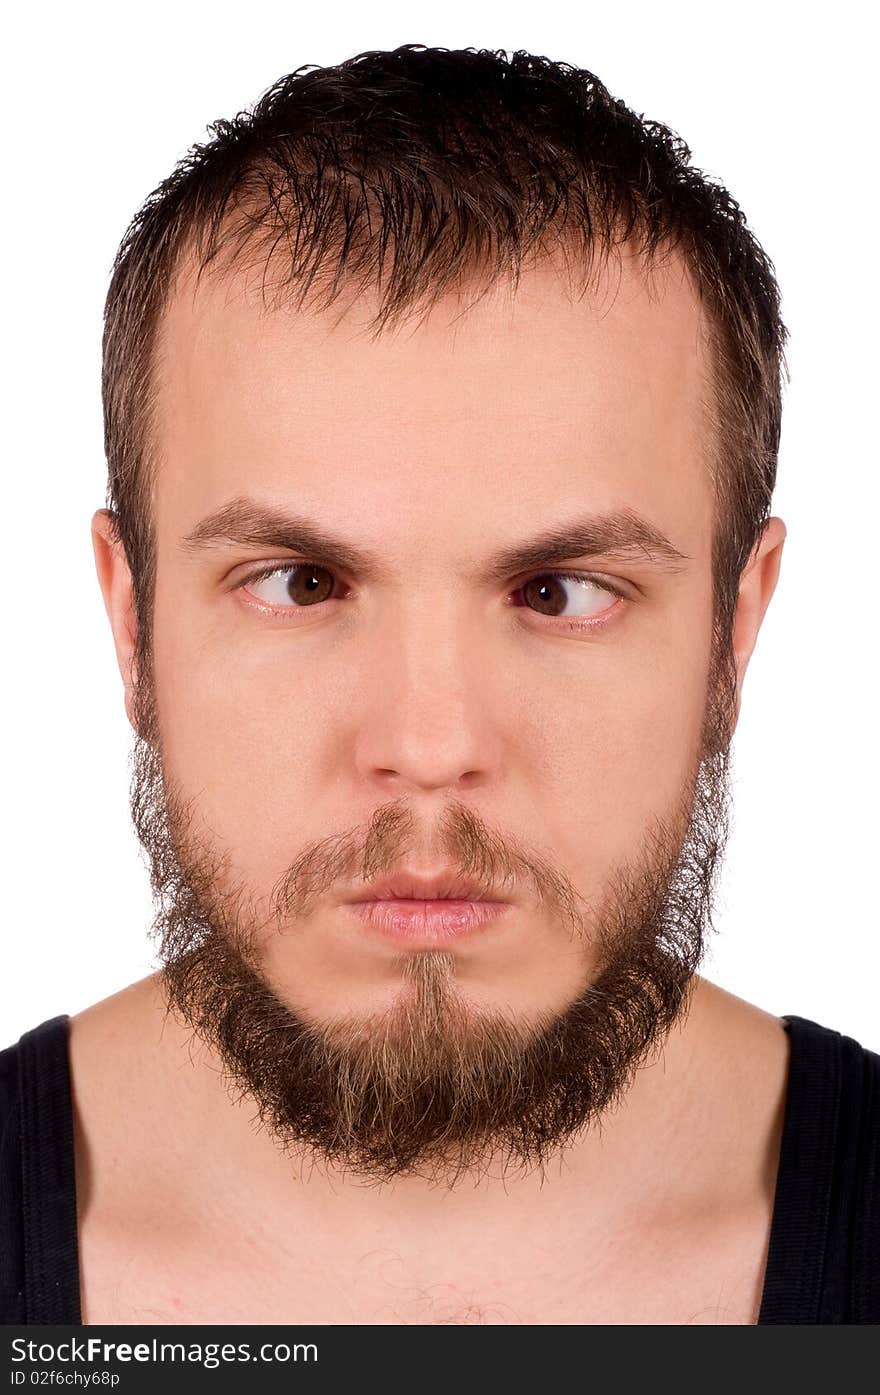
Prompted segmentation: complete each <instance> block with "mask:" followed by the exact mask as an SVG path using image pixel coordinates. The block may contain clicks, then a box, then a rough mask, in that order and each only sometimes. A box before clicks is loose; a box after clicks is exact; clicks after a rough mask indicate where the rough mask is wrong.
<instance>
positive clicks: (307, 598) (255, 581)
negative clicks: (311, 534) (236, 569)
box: [241, 562, 336, 610]
mask: <svg viewBox="0 0 880 1395" xmlns="http://www.w3.org/2000/svg"><path fill="white" fill-rule="evenodd" d="M241 584H242V586H243V587H245V588H246V589H247V590H248V592H249V593H250V594H251V595H252V596H255V597H256V599H257V600H259V601H262V602H263V603H264V605H270V606H274V607H275V608H276V609H285V610H301V609H304V608H308V607H309V606H314V605H318V604H319V603H320V602H321V601H326V600H329V599H330V597H331V596H332V594H333V591H334V588H335V585H336V579H335V577H334V575H333V573H332V572H331V571H328V569H327V568H326V567H321V566H318V564H317V563H315V562H292V563H289V564H288V565H286V566H283V565H275V566H272V567H266V568H264V570H263V571H260V572H253V573H252V574H251V575H250V576H248V577H245V579H244V581H243V582H242V583H241Z"/></svg>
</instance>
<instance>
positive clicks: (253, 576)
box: [235, 557, 628, 631]
mask: <svg viewBox="0 0 880 1395" xmlns="http://www.w3.org/2000/svg"><path fill="white" fill-rule="evenodd" d="M297 567H317V568H319V569H320V570H321V571H323V572H327V573H328V575H330V576H333V577H335V576H336V573H335V572H334V571H332V570H331V568H330V567H325V566H324V564H323V562H310V561H309V560H308V558H299V557H298V558H296V559H295V561H292V562H285V563H277V562H275V563H273V564H272V565H270V566H266V567H262V568H260V570H259V571H256V572H250V573H249V575H248V576H246V577H244V578H243V579H242V580H241V581H239V582H238V583H237V584H236V588H235V589H236V590H243V589H244V588H245V587H247V586H250V585H253V584H254V582H258V581H265V580H266V579H267V578H268V577H270V576H277V575H279V574H280V573H283V572H291V571H294V570H295V568H297ZM544 577H553V578H554V579H555V580H557V581H592V583H593V584H594V586H598V588H599V589H600V590H601V591H607V592H608V593H609V595H612V596H616V597H617V598H618V600H622V601H625V600H628V596H627V593H626V592H625V591H624V590H623V589H622V587H619V586H615V585H614V583H613V582H611V581H608V580H606V578H605V577H601V576H596V575H594V574H593V573H592V572H562V571H554V570H553V569H552V568H551V569H550V570H548V571H541V572H533V573H532V574H531V576H527V577H526V579H525V580H524V581H523V582H522V583H521V584H520V585H519V586H517V587H516V589H515V591H514V592H513V594H514V595H516V594H518V593H519V592H520V591H522V590H523V589H524V587H526V586H527V585H528V583H529V582H530V581H539V580H542V579H543V578H544ZM247 604H249V605H255V606H256V607H257V608H259V609H260V610H268V611H269V612H270V613H271V614H273V615H287V614H289V613H290V611H299V610H309V609H311V608H312V607H310V606H273V605H269V604H268V602H266V601H260V600H254V601H249V602H247ZM320 604H325V602H321V603H320ZM616 609H617V607H614V608H613V609H612V610H611V611H608V612H604V611H603V612H600V614H599V615H597V616H595V617H592V618H591V617H590V616H582V617H581V618H580V619H579V620H567V619H566V618H565V617H558V616H552V615H548V616H544V617H543V618H544V619H546V620H550V621H555V623H554V624H553V626H552V627H553V628H554V629H560V628H561V629H565V630H570V631H576V630H581V631H583V630H589V629H593V628H595V627H597V626H599V625H604V624H605V623H606V621H607V620H609V619H610V618H611V615H612V614H613V613H614V612H615V611H616ZM532 613H533V614H534V615H540V612H539V611H533V612H532Z"/></svg>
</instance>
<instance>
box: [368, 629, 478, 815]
mask: <svg viewBox="0 0 880 1395" xmlns="http://www.w3.org/2000/svg"><path fill="white" fill-rule="evenodd" d="M459 619H460V617H459ZM491 668H492V665H491V662H490V659H489V655H487V653H486V648H485V643H484V642H483V643H481V641H480V639H479V637H478V636H477V635H476V634H475V633H473V632H470V633H469V632H467V630H466V628H465V627H464V625H463V624H457V623H456V621H455V618H454V616H453V615H450V616H449V618H448V620H447V622H446V623H443V622H442V620H441V619H439V618H438V616H437V614H436V611H435V612H434V614H433V615H431V616H430V618H428V616H426V614H425V612H424V611H423V610H421V608H420V615H418V616H416V615H413V616H411V617H410V620H409V622H408V623H406V624H404V623H402V622H400V620H399V619H398V622H397V624H396V626H395V628H394V631H393V633H388V632H386V633H385V634H384V635H383V641H382V643H381V645H380V646H379V650H378V652H377V654H376V657H375V660H374V661H371V663H370V676H369V680H368V682H367V684H366V685H365V688H364V691H363V692H362V693H361V696H360V698H356V699H355V704H356V712H357V736H356V761H357V766H358V774H359V776H360V777H361V779H363V780H367V781H369V782H372V783H373V784H375V785H377V786H379V787H380V788H381V790H382V792H383V794H384V795H385V796H391V795H401V794H413V793H417V792H419V791H427V792H431V793H437V792H441V791H449V792H461V791H462V790H466V789H473V788H477V787H479V786H482V785H483V784H485V783H487V782H490V781H491V780H492V779H494V778H496V777H497V774H498V771H499V769H500V765H501V753H502V735H501V721H502V720H503V718H502V714H501V712H500V711H499V708H498V703H497V702H496V701H493V694H494V693H495V692H496V688H495V685H494V684H493V682H492V675H491Z"/></svg>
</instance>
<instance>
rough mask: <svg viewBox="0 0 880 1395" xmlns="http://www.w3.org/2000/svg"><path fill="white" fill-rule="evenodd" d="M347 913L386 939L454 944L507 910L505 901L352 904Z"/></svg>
mask: <svg viewBox="0 0 880 1395" xmlns="http://www.w3.org/2000/svg"><path fill="white" fill-rule="evenodd" d="M351 909H352V910H353V911H355V912H356V914H357V915H359V916H360V917H361V919H362V920H365V921H366V922H367V924H368V925H372V926H373V927H374V928H375V929H377V930H381V931H382V933H383V934H384V935H387V936H388V937H389V938H390V939H394V940H404V941H407V942H410V943H411V942H413V941H421V942H422V943H426V944H440V943H443V942H444V941H446V940H458V939H461V938H462V937H463V936H465V935H470V934H472V933H473V932H474V931H475V930H478V929H480V928H481V927H482V926H484V925H488V924H489V923H490V922H491V921H493V920H497V919H498V918H499V917H500V916H502V915H503V914H504V912H505V911H509V910H510V903H509V902H508V901H456V900H452V899H451V898H450V899H442V900H437V901H419V900H400V901H353V902H351Z"/></svg>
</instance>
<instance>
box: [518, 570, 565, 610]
mask: <svg viewBox="0 0 880 1395" xmlns="http://www.w3.org/2000/svg"><path fill="white" fill-rule="evenodd" d="M522 593H523V596H524V597H525V599H526V601H527V602H528V603H529V605H532V604H535V605H536V606H537V608H538V609H539V610H541V612H542V613H543V614H544V615H559V614H560V613H561V612H562V611H563V610H564V609H565V603H566V601H567V600H568V597H567V595H566V592H565V586H564V585H563V583H562V581H561V579H560V578H558V577H554V576H536V577H533V578H532V580H531V581H527V582H526V584H525V586H524V587H523V588H522Z"/></svg>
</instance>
